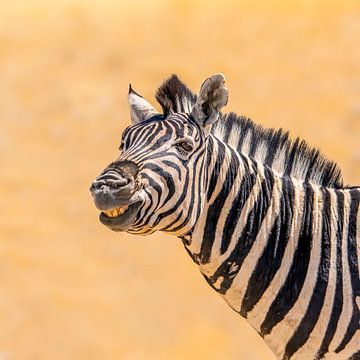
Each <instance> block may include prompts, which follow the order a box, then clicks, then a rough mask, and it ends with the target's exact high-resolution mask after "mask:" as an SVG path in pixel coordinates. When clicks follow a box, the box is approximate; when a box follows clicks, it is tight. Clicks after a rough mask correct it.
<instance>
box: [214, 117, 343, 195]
mask: <svg viewBox="0 0 360 360" xmlns="http://www.w3.org/2000/svg"><path fill="white" fill-rule="evenodd" d="M211 133H212V134H213V135H214V136H216V137H217V138H219V139H221V140H222V141H224V142H225V143H228V144H229V145H230V146H232V147H233V148H235V149H236V150H237V151H238V152H240V153H242V154H244V155H248V156H249V157H252V158H253V159H255V160H257V161H259V162H261V163H263V164H265V165H267V166H269V167H271V168H272V169H273V170H275V171H277V172H278V173H280V174H283V175H287V176H292V177H294V178H297V179H302V180H304V181H309V182H313V183H316V184H319V185H322V186H326V187H330V188H342V187H343V186H344V185H343V180H342V174H341V170H340V169H339V167H338V166H337V164H336V163H335V162H332V161H329V160H328V159H327V158H326V157H325V156H323V155H322V153H321V152H320V151H319V150H318V149H316V148H312V147H310V146H309V145H308V144H307V143H306V142H305V141H304V140H301V139H300V138H296V139H295V140H291V139H290V138H289V132H288V131H284V130H283V129H278V130H275V129H269V128H263V127H262V126H260V125H256V124H255V123H254V122H253V121H252V120H251V119H249V118H246V117H244V116H238V115H236V114H234V113H229V114H225V115H223V116H222V118H221V120H220V121H218V122H216V123H215V124H214V126H213V128H212V130H211Z"/></svg>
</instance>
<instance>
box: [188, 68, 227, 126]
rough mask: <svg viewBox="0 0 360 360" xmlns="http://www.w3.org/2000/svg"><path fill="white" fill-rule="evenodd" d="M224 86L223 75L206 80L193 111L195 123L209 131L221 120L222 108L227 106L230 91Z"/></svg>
mask: <svg viewBox="0 0 360 360" xmlns="http://www.w3.org/2000/svg"><path fill="white" fill-rule="evenodd" d="M224 84H225V77H224V75H223V74H215V75H212V76H210V77H209V78H208V79H206V80H205V81H204V83H203V84H202V85H201V88H200V92H199V95H198V98H197V100H196V103H195V105H194V107H193V109H192V111H191V115H192V117H193V118H194V119H195V121H196V122H197V123H198V124H199V125H200V126H202V127H203V128H207V130H210V125H212V124H214V123H215V122H216V121H217V120H218V119H219V116H220V110H221V108H222V107H223V106H225V105H226V104H227V101H228V90H227V89H226V87H225V86H224Z"/></svg>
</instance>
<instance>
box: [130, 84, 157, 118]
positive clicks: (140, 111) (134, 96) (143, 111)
mask: <svg viewBox="0 0 360 360" xmlns="http://www.w3.org/2000/svg"><path fill="white" fill-rule="evenodd" d="M128 101H129V106H130V115H131V122H132V123H133V124H134V125H135V124H138V123H140V122H142V121H144V120H147V119H150V118H151V117H152V116H155V115H158V114H159V113H158V112H157V111H156V110H155V109H154V108H153V107H152V106H151V105H150V104H149V103H148V102H147V101H146V100H145V99H144V98H143V97H142V96H141V95H139V94H138V93H136V92H135V91H134V90H133V88H132V87H131V84H130V85H129V95H128Z"/></svg>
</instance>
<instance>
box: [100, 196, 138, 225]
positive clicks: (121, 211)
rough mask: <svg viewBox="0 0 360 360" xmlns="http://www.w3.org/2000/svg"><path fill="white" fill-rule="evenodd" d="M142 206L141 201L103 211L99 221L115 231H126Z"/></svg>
mask: <svg viewBox="0 0 360 360" xmlns="http://www.w3.org/2000/svg"><path fill="white" fill-rule="evenodd" d="M140 206H141V201H137V202H134V203H132V204H128V205H119V206H117V207H114V208H111V209H108V210H106V211H102V212H101V213H100V217H99V220H100V222H101V223H102V224H103V225H105V226H107V227H108V228H110V229H111V230H113V231H126V230H127V229H128V228H129V227H130V226H131V225H132V223H133V222H134V220H135V218H136V215H137V213H138V210H139V208H140Z"/></svg>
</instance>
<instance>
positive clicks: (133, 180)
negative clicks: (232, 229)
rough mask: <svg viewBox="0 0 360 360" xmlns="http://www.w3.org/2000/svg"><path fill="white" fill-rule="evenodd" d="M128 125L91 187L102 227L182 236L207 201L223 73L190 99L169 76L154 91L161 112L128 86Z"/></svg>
mask: <svg viewBox="0 0 360 360" xmlns="http://www.w3.org/2000/svg"><path fill="white" fill-rule="evenodd" d="M128 99H129V104H130V111H131V122H132V125H130V126H129V127H128V128H126V129H125V130H124V132H123V134H122V139H121V145H120V155H119V156H118V158H117V159H116V160H115V161H113V162H111V163H110V164H109V165H108V166H107V167H106V168H105V169H104V170H103V172H102V173H101V174H100V175H99V176H98V177H97V178H96V179H95V181H94V182H93V183H92V185H91V188H90V191H91V193H92V195H93V198H94V202H95V205H96V207H97V208H98V209H99V210H100V211H101V213H100V222H101V223H102V224H104V225H106V226H107V227H109V228H110V229H111V230H114V231H127V232H130V233H138V234H150V233H153V232H154V231H156V230H162V231H167V232H172V233H174V234H177V235H180V234H184V233H185V232H186V231H187V230H188V229H190V228H191V227H192V226H193V225H194V224H195V222H196V220H197V218H198V217H199V214H200V212H201V206H202V199H203V197H204V189H203V187H204V186H203V185H204V183H205V181H204V176H205V175H204V174H205V173H206V172H205V171H204V170H205V169H206V166H207V165H206V143H207V139H208V135H209V133H210V128H211V126H212V124H214V123H215V122H216V121H217V120H218V118H219V116H220V109H221V108H222V107H223V106H225V105H226V103H227V99H228V92H227V89H226V88H225V87H224V76H223V75H221V74H216V75H213V76H211V77H210V78H208V79H207V80H206V81H205V82H204V83H203V85H202V86H201V89H200V92H199V95H198V96H196V95H194V94H193V93H192V92H191V91H190V90H189V89H188V88H187V87H186V86H185V85H184V84H183V83H182V82H180V80H179V79H178V78H177V77H176V76H175V75H173V76H172V77H171V78H169V79H168V80H167V81H165V82H164V84H163V85H162V86H161V87H160V88H159V90H158V92H157V94H156V99H157V100H158V101H159V103H160V105H161V106H162V109H163V113H162V114H161V113H158V112H157V111H156V110H155V109H154V108H153V107H152V106H151V105H150V104H149V103H148V102H147V101H146V100H145V99H144V98H143V97H141V96H140V95H139V94H137V93H136V92H135V91H134V90H133V89H132V88H131V86H130V90H129V96H128Z"/></svg>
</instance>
